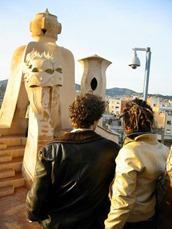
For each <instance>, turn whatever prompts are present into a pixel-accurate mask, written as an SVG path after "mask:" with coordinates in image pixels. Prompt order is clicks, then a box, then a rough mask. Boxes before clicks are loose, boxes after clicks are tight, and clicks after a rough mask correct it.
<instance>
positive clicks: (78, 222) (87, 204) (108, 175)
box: [26, 131, 119, 229]
mask: <svg viewBox="0 0 172 229" xmlns="http://www.w3.org/2000/svg"><path fill="white" fill-rule="evenodd" d="M118 151H119V146H118V145H117V144H116V143H114V142H112V141H110V140H107V139H105V138H103V137H101V136H100V135H98V134H96V133H95V132H94V131H83V132H75V133H66V134H65V135H64V136H63V137H62V138H60V139H58V140H57V141H53V142H52V143H50V144H48V145H47V146H45V147H44V148H43V149H42V150H41V152H40V153H39V155H38V161H37V165H36V173H35V179H34V182H33V185H32V188H31V190H30V191H29V192H28V195H27V199H26V203H27V207H28V212H29V214H28V216H29V218H30V220H32V221H40V222H41V223H42V225H44V226H43V227H44V228H52V229H55V228H60V229H61V228H64V229H67V228H69V229H73V228H75V229H101V228H104V226H103V225H104V224H103V222H104V219H105V218H106V216H107V213H108V211H109V205H110V203H109V199H108V192H109V185H110V183H111V181H112V179H113V177H114V171H115V157H116V156H117V153H118Z"/></svg>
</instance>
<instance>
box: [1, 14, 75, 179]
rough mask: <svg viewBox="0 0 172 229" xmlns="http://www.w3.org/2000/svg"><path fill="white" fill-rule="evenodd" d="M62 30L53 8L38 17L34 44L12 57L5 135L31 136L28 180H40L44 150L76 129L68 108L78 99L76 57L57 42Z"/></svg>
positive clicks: (33, 27) (25, 163)
mask: <svg viewBox="0 0 172 229" xmlns="http://www.w3.org/2000/svg"><path fill="white" fill-rule="evenodd" d="M61 29H62V28H61V24H60V23H59V22H58V20H57V17H56V16H55V15H52V14H50V13H49V12H48V10H46V12H43V13H38V14H36V15H35V17H34V18H33V20H32V21H31V23H30V31H31V34H32V38H33V41H31V42H30V43H28V44H27V45H24V46H21V47H19V48H17V49H16V51H15V52H14V55H13V57H12V64H11V76H10V78H9V80H8V85H7V89H6V93H5V96H4V101H3V104H2V108H1V111H0V134H1V135H2V136H5V135H11V134H12V135H15V134H20V135H27V143H26V148H25V154H24V161H23V171H24V174H25V175H26V177H27V179H32V178H33V176H34V169H35V163H36V158H37V152H38V150H39V149H40V146H41V145H42V144H45V143H46V142H47V141H50V140H52V139H53V138H54V137H55V136H56V135H58V134H59V133H60V132H61V131H62V130H66V129H70V128H71V126H70V120H69V117H68V107H69V104H71V103H72V101H73V100H74V97H75V79H74V58H73V55H72V53H71V52H70V51H69V50H68V49H65V48H63V47H60V46H58V45H57V44H56V41H57V38H58V34H60V33H61ZM26 116H27V117H28V118H29V121H28V120H27V119H26ZM28 123H29V124H28Z"/></svg>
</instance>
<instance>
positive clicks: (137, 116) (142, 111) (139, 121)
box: [121, 98, 154, 134]
mask: <svg viewBox="0 0 172 229" xmlns="http://www.w3.org/2000/svg"><path fill="white" fill-rule="evenodd" d="M121 117H122V118H123V121H124V128H125V131H126V132H127V133H128V134H129V133H135V132H150V131H151V130H152V127H153V123H154V115H153V111H152V108H151V107H150V106H149V105H148V104H147V103H146V102H145V101H143V100H141V99H138V98H136V99H134V100H131V101H128V102H127V103H126V104H125V106H124V108H123V113H122V115H121Z"/></svg>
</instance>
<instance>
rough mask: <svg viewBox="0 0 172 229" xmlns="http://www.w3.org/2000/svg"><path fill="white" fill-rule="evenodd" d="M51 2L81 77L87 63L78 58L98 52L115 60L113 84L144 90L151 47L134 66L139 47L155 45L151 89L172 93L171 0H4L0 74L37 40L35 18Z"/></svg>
mask: <svg viewBox="0 0 172 229" xmlns="http://www.w3.org/2000/svg"><path fill="white" fill-rule="evenodd" d="M46 8H48V9H49V11H50V13H52V14H55V15H56V16H57V17H58V20H59V22H61V23H62V34H60V35H59V39H58V43H59V45H61V46H64V47H65V48H68V49H70V50H71V51H72V53H73V54H74V57H75V64H76V65H75V66H76V82H77V83H80V80H81V77H82V69H81V66H80V64H79V63H78V61H77V60H78V59H81V58H83V57H86V56H89V55H92V54H98V55H100V56H102V57H104V58H106V59H108V60H110V61H112V64H111V65H110V66H109V67H108V69H107V88H111V87H123V88H130V89H133V90H135V91H138V92H142V91H143V80H144V68H145V52H139V53H138V56H139V58H140V61H141V67H140V68H138V69H136V70H132V69H131V68H130V67H128V63H129V61H130V58H131V54H132V48H133V47H141V48H146V47H151V50H152V61H151V70H150V82H149V92H150V93H161V94H164V95H172V57H171V55H172V1H171V0H161V1H160V0H140V1H138V0H120V1H119V0H86V1H84V0H82V1H81V0H71V1H67V0H56V1H55V0H36V1H23V0H18V1H12V0H11V1H10V0H9V1H6V0H1V2H0V21H1V27H0V34H1V36H0V80H2V79H6V78H8V77H9V66H10V60H11V56H12V53H13V52H14V50H15V49H16V48H17V47H19V46H21V45H23V44H27V43H28V42H29V41H31V40H32V39H31V36H30V32H29V23H30V21H31V20H32V18H33V17H34V15H35V14H36V13H38V12H43V11H45V9H46Z"/></svg>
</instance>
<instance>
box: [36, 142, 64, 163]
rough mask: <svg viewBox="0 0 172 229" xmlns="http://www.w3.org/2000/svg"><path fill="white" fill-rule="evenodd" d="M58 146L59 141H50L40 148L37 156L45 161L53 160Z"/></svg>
mask: <svg viewBox="0 0 172 229" xmlns="http://www.w3.org/2000/svg"><path fill="white" fill-rule="evenodd" d="M59 147H60V143H59V142H50V143H48V144H47V145H45V146H43V147H42V148H41V150H40V151H39V155H38V156H39V158H40V159H43V160H46V161H53V160H55V158H56V157H57V153H58V151H59Z"/></svg>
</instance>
